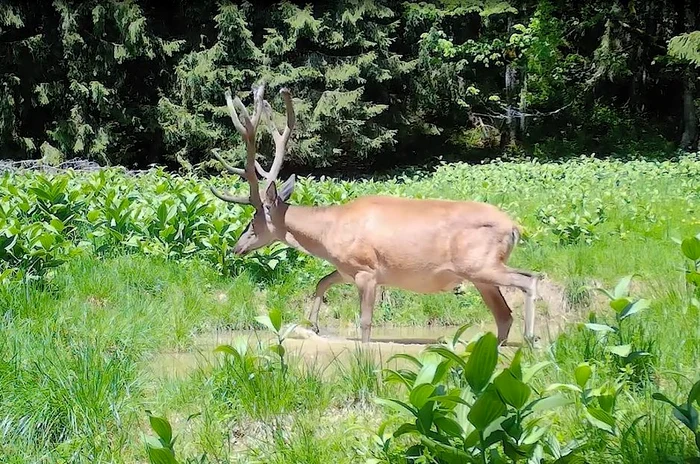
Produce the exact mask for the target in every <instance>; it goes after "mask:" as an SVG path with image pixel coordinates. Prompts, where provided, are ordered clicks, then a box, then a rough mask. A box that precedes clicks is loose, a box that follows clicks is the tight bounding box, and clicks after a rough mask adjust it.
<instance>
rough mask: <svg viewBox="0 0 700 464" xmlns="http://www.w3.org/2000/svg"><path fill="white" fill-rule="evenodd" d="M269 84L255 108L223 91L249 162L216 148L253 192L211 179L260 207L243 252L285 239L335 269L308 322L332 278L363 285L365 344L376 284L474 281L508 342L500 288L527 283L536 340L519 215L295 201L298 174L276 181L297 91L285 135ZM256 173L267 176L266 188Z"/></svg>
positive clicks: (528, 322)
mask: <svg viewBox="0 0 700 464" xmlns="http://www.w3.org/2000/svg"><path fill="white" fill-rule="evenodd" d="M264 88H265V86H264V84H262V85H260V86H257V87H255V86H254V87H253V95H254V102H253V105H254V112H253V114H252V116H251V115H250V114H249V113H248V110H247V109H246V107H245V106H244V105H243V103H242V102H241V100H240V99H239V98H238V97H235V98H231V93H230V92H229V91H227V92H226V94H225V96H226V103H227V106H228V109H229V112H230V115H231V120H232V121H233V124H234V126H235V127H236V130H237V131H238V132H239V133H240V134H241V136H242V137H243V140H244V141H245V143H246V148H247V149H246V153H247V156H246V164H245V169H240V168H235V167H233V166H231V165H229V164H228V163H226V162H225V161H224V160H223V159H222V158H221V157H220V156H219V155H218V154H217V152H216V151H214V152H213V154H214V156H215V157H216V158H217V159H218V160H219V162H221V163H222V165H223V166H224V167H225V168H226V170H228V171H229V172H231V173H233V174H238V175H240V176H242V177H243V178H245V179H246V180H247V182H248V184H249V185H250V194H249V196H248V197H234V196H231V195H229V194H227V193H221V192H219V191H218V190H217V189H216V188H214V187H211V191H212V193H213V194H214V195H216V196H217V197H218V198H220V199H221V200H224V201H227V202H232V203H238V204H246V205H252V206H253V207H254V208H255V214H254V216H253V219H252V220H251V222H250V224H249V225H248V226H247V228H246V229H245V231H244V232H243V234H242V235H241V237H240V238H239V240H238V241H237V243H236V246H235V247H234V253H235V254H236V255H238V256H243V255H245V254H247V253H250V252H251V251H253V250H256V249H258V248H261V247H264V246H266V245H269V244H271V243H273V242H276V241H280V242H283V243H285V244H287V245H289V246H292V247H294V248H297V249H298V250H300V251H303V252H305V253H307V254H311V255H313V256H316V257H318V258H321V259H324V260H326V261H327V262H329V263H330V264H332V265H333V266H334V267H335V268H336V270H335V271H333V272H331V273H330V274H328V275H327V276H325V277H324V278H322V279H321V280H320V281H319V282H318V284H317V286H316V291H315V292H314V301H313V305H312V308H311V311H310V315H309V320H310V321H311V323H312V326H313V330H314V331H315V332H316V333H318V312H319V309H320V306H321V303H322V300H323V297H324V295H325V293H326V291H327V290H328V288H329V287H331V286H332V285H335V284H340V283H352V284H354V285H355V286H356V287H357V289H358V291H359V297H360V327H361V331H362V342H365V343H366V342H369V340H370V335H371V327H372V313H373V311H374V305H375V296H376V294H377V293H376V292H377V288H378V287H381V286H384V287H394V288H401V289H405V290H409V291H413V292H419V293H436V292H443V291H451V290H454V289H455V288H456V287H458V286H459V285H460V284H462V283H463V282H466V281H470V282H471V283H472V284H474V286H475V287H476V289H477V290H478V291H479V293H480V294H481V297H482V298H483V300H484V302H485V303H486V305H487V306H488V307H489V309H490V310H491V312H492V314H493V316H494V319H495V321H496V324H497V330H498V339H499V342H500V343H505V342H506V340H507V338H508V334H509V332H510V328H511V325H512V323H513V317H512V315H511V309H510V307H509V306H508V304H507V303H506V300H505V299H504V298H503V295H502V294H501V291H500V289H499V287H515V288H518V289H520V290H522V291H523V292H524V294H525V330H524V331H525V339H526V340H527V341H534V322H535V307H534V301H535V298H536V296H537V295H536V293H537V280H538V279H537V276H536V274H534V273H532V272H529V271H523V270H518V269H513V268H511V267H508V266H506V264H505V263H506V261H507V260H508V257H509V255H510V254H511V251H512V250H513V248H514V247H515V245H516V243H517V242H518V240H519V238H520V230H519V227H518V225H517V224H515V223H514V222H513V220H511V219H510V218H509V217H508V216H507V215H506V214H505V213H504V212H502V211H501V210H499V209H498V208H496V207H495V206H492V205H489V204H485V203H477V202H470V201H450V200H437V199H435V200H430V199H425V200H423V199H409V198H397V197H388V196H367V197H361V198H357V199H355V200H354V201H351V202H349V203H346V204H342V205H332V206H315V207H311V206H297V205H291V204H289V203H288V200H289V198H290V196H291V195H292V192H293V190H294V181H295V176H294V174H292V175H291V176H290V177H289V179H287V181H285V182H284V183H283V184H282V186H281V187H280V188H279V190H278V189H277V186H276V184H275V181H276V179H277V176H278V175H279V172H280V168H281V167H282V161H283V159H284V156H285V153H286V147H287V142H288V140H289V136H290V134H291V132H292V130H293V129H294V125H295V115H294V107H293V103H292V97H291V94H290V92H289V90H287V89H286V88H282V89H281V90H280V94H281V95H282V98H283V100H284V103H285V107H286V113H287V119H286V127H285V128H284V130H283V131H282V132H281V133H280V131H279V129H278V128H277V127H276V125H275V123H274V122H273V120H272V108H271V107H270V105H269V103H268V102H267V101H266V100H265V99H264V98H263V94H264ZM239 113H240V116H239ZM261 117H262V118H263V119H264V120H265V122H266V125H267V126H268V128H269V130H270V132H271V133H272V137H273V139H274V143H275V157H274V161H273V163H272V166H271V168H270V170H269V172H266V171H265V170H264V169H263V168H262V167H261V166H260V164H259V163H258V162H257V161H256V160H255V156H256V152H257V150H256V132H257V127H258V124H259V122H260V120H261ZM241 120H242V121H241ZM258 175H261V176H262V177H263V178H264V180H265V185H264V186H263V188H262V189H260V188H259V186H258Z"/></svg>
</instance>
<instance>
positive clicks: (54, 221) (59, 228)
mask: <svg viewBox="0 0 700 464" xmlns="http://www.w3.org/2000/svg"><path fill="white" fill-rule="evenodd" d="M49 224H51V227H53V228H54V229H55V230H56V232H63V229H64V228H65V225H64V224H63V221H61V220H60V219H58V218H51V221H50V223H49Z"/></svg>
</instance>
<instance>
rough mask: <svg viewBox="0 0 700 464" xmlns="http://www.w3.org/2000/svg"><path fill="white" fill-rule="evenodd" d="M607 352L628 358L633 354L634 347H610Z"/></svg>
mask: <svg viewBox="0 0 700 464" xmlns="http://www.w3.org/2000/svg"><path fill="white" fill-rule="evenodd" d="M605 350H606V351H608V352H610V353H612V354H614V355H617V356H619V357H621V358H626V357H627V356H629V354H630V353H631V352H632V345H617V346H608V347H606V348H605Z"/></svg>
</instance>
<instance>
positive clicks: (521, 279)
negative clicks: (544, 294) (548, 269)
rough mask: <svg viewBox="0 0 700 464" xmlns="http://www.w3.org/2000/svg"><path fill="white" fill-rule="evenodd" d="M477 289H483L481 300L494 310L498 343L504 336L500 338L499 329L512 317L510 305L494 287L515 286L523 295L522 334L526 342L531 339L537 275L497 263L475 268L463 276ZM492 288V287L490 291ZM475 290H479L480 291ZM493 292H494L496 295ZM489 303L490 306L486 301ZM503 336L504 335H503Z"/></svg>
mask: <svg viewBox="0 0 700 464" xmlns="http://www.w3.org/2000/svg"><path fill="white" fill-rule="evenodd" d="M465 278H467V279H468V280H470V281H471V282H472V283H474V285H475V286H476V287H477V289H479V287H481V289H486V296H485V297H484V294H483V293H482V297H484V302H485V303H486V304H487V306H489V309H491V312H493V313H494V317H495V318H496V324H497V325H498V332H499V341H501V342H502V343H503V342H504V341H505V339H503V340H501V336H502V335H503V331H504V330H505V328H506V327H507V328H508V329H510V324H512V316H511V314H510V308H509V307H508V304H507V303H506V302H505V299H504V298H503V295H502V294H501V292H500V290H499V289H498V287H515V288H517V289H519V290H520V291H522V292H523V293H524V294H525V311H524V312H525V334H524V337H525V339H526V340H527V341H530V342H532V341H534V339H535V299H536V298H537V280H538V278H537V275H536V274H534V273H532V272H530V271H524V270H520V269H514V268H511V267H508V266H506V265H504V264H500V265H497V266H494V267H487V268H482V269H479V270H478V271H476V272H474V273H470V275H469V276H465ZM494 287H495V290H494ZM481 289H480V290H479V291H480V292H481V291H482V290H481ZM496 291H497V292H498V294H496ZM489 302H491V303H492V304H493V306H492V305H491V304H490V303H489ZM505 337H506V338H507V334H506V335H505Z"/></svg>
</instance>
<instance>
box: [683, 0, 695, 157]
mask: <svg viewBox="0 0 700 464" xmlns="http://www.w3.org/2000/svg"><path fill="white" fill-rule="evenodd" d="M693 1H694V0H686V1H685V12H684V16H685V21H684V23H685V24H684V26H685V30H686V32H690V31H692V30H694V29H695V14H694V12H693V8H692V3H693ZM695 80H696V73H695V70H694V69H693V67H692V65H690V64H689V65H688V67H687V69H686V70H685V73H684V75H683V135H682V136H681V149H683V150H687V151H692V150H693V149H694V148H695V146H696V141H697V137H698V117H697V112H696V109H695Z"/></svg>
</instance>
